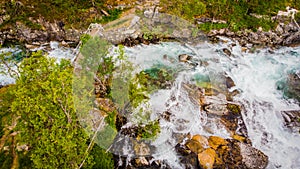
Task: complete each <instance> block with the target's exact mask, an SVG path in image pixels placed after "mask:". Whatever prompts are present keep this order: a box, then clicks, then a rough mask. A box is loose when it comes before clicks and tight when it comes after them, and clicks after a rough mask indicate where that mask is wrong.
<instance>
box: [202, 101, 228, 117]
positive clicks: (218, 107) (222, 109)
mask: <svg viewBox="0 0 300 169" xmlns="http://www.w3.org/2000/svg"><path fill="white" fill-rule="evenodd" d="M203 108H204V110H205V111H206V112H207V113H208V114H213V115H218V116H223V115H227V114H228V110H227V106H226V104H209V105H206V106H204V107H203Z"/></svg>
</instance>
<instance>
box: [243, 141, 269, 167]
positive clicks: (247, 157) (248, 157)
mask: <svg viewBox="0 0 300 169" xmlns="http://www.w3.org/2000/svg"><path fill="white" fill-rule="evenodd" d="M239 147H240V150H241V156H242V157H243V160H242V161H243V162H244V163H245V165H246V167H247V168H257V169H264V168H266V167H267V165H268V156H266V155H265V154H264V153H263V152H261V151H260V150H258V149H256V148H254V147H251V146H249V145H248V144H244V143H239Z"/></svg>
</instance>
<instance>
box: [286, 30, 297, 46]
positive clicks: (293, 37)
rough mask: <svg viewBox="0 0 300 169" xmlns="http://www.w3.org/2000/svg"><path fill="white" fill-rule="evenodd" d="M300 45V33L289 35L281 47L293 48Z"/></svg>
mask: <svg viewBox="0 0 300 169" xmlns="http://www.w3.org/2000/svg"><path fill="white" fill-rule="evenodd" d="M299 44H300V31H298V32H295V33H293V34H291V35H290V36H289V37H288V38H286V39H285V40H284V41H283V45H287V46H295V45H299Z"/></svg>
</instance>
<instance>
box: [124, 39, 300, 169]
mask: <svg viewBox="0 0 300 169" xmlns="http://www.w3.org/2000/svg"><path fill="white" fill-rule="evenodd" d="M232 44H233V42H230V41H229V42H228V43H226V44H209V43H204V44H199V45H198V46H193V47H192V46H188V45H181V44H179V43H173V42H165V43H161V44H157V45H148V46H145V45H142V46H136V47H132V48H126V52H125V53H126V55H128V57H129V60H130V61H131V62H133V63H134V64H135V66H136V67H135V68H136V70H137V71H141V70H143V69H147V68H150V67H151V66H152V65H154V64H157V63H160V64H165V65H168V66H171V67H174V68H175V69H177V70H179V69H180V70H179V71H178V72H179V73H178V76H177V77H176V80H175V82H174V83H173V86H172V87H171V89H164V90H159V91H158V92H155V93H154V94H152V95H151V99H150V104H151V108H152V112H155V114H154V115H152V118H155V116H156V117H158V116H161V115H162V114H163V112H164V111H166V110H168V111H169V112H170V113H171V114H172V115H171V118H170V119H171V120H170V121H166V120H164V119H161V120H160V126H161V133H160V134H159V136H158V138H157V139H156V140H155V141H153V142H152V143H151V144H152V145H153V146H154V147H156V151H155V152H154V153H153V154H154V155H153V156H154V157H155V159H160V160H164V161H167V162H168V164H170V165H171V166H172V168H182V165H181V164H180V163H179V160H178V158H177V157H176V153H175V150H174V147H175V145H176V144H177V142H176V139H175V137H174V135H173V134H174V133H190V134H192V135H194V134H200V135H205V136H210V135H217V136H221V137H223V138H230V134H229V133H228V132H227V130H226V129H225V128H224V127H222V126H220V125H218V124H215V123H214V122H211V121H208V118H207V116H206V114H205V113H201V112H200V110H199V107H198V106H197V105H195V104H193V103H192V102H191V100H189V97H188V96H187V93H186V92H184V91H182V87H181V86H182V84H183V83H193V78H195V77H196V76H197V75H199V74H200V75H208V76H209V78H210V81H211V82H212V83H214V82H215V83H217V82H221V83H222V79H221V80H219V79H218V78H219V77H220V76H218V73H221V72H226V74H227V75H228V76H230V77H231V78H232V79H233V81H234V82H235V85H236V86H235V87H234V88H233V89H238V90H239V91H240V94H238V95H236V96H235V97H234V101H235V102H238V103H240V104H242V105H243V109H244V110H243V111H242V116H243V120H244V122H245V124H246V127H247V130H248V136H249V138H250V140H251V141H252V143H253V146H254V147H255V148H257V149H259V150H261V151H263V152H264V153H265V154H266V155H267V156H268V157H269V165H268V168H270V169H272V168H293V169H296V168H299V167H300V134H299V133H292V132H290V131H289V130H287V129H286V128H285V127H284V121H283V118H282V116H281V114H280V112H281V111H284V110H285V111H286V110H299V109H300V107H299V104H298V103H297V102H296V101H294V100H292V99H289V100H288V99H285V98H284V97H283V92H282V91H280V90H278V89H277V84H278V83H279V82H281V81H284V80H285V79H286V78H287V76H288V73H289V72H291V71H294V70H299V69H300V48H299V47H297V48H289V47H282V48H280V49H277V50H274V51H272V52H271V51H270V50H268V49H259V50H257V51H256V52H254V53H248V52H242V51H241V50H242V48H241V47H240V46H239V45H232ZM223 48H231V52H232V55H231V56H227V55H226V54H225V53H224V52H223V51H222V49H223ZM180 54H189V55H192V56H193V59H194V60H198V61H206V62H207V63H208V66H206V67H204V66H201V65H198V66H196V67H193V66H190V65H187V64H183V63H179V62H178V55H180ZM164 55H167V57H168V58H167V59H166V57H165V58H164V59H163V56H164ZM233 89H231V90H233ZM153 116H154V117H153ZM207 128H209V130H208V129H207Z"/></svg>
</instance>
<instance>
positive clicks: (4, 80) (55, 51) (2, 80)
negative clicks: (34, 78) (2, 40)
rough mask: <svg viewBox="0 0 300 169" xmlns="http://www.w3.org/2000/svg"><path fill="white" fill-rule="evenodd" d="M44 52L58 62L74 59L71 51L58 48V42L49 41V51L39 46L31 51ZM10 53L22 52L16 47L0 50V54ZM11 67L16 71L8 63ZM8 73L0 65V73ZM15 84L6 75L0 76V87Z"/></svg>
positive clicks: (12, 67)
mask: <svg viewBox="0 0 300 169" xmlns="http://www.w3.org/2000/svg"><path fill="white" fill-rule="evenodd" d="M38 50H44V51H46V52H47V54H48V57H50V58H55V59H57V61H58V62H59V61H60V60H61V59H67V60H72V59H73V58H74V54H73V49H71V48H67V47H61V46H59V43H58V42H55V41H51V42H50V50H46V47H45V46H40V47H38V48H35V49H31V51H33V52H34V51H38ZM6 52H10V53H13V54H17V53H20V52H22V50H21V49H20V48H19V47H18V46H16V47H14V48H0V54H1V53H6ZM8 65H10V66H11V69H16V66H15V65H13V64H11V63H8ZM1 71H3V72H8V69H7V68H6V67H5V66H2V65H0V72H1ZM13 83H15V79H14V78H12V77H10V76H9V75H8V74H5V75H4V74H0V85H8V84H13Z"/></svg>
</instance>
